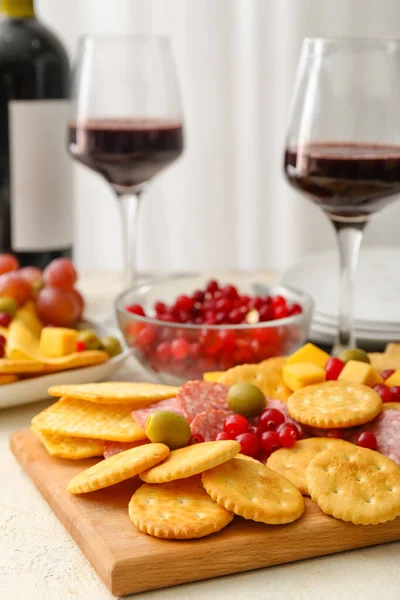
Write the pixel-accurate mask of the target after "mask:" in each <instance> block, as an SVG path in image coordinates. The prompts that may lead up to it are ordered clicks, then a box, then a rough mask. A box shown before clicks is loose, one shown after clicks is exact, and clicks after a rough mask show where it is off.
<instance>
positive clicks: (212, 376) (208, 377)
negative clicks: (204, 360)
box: [203, 371, 225, 382]
mask: <svg viewBox="0 0 400 600" xmlns="http://www.w3.org/2000/svg"><path fill="white" fill-rule="evenodd" d="M224 372H225V371H208V373H203V379H204V381H211V382H217V381H219V379H220V377H222V375H223V374H224Z"/></svg>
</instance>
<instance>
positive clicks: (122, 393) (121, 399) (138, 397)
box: [48, 381, 179, 410]
mask: <svg viewBox="0 0 400 600" xmlns="http://www.w3.org/2000/svg"><path fill="white" fill-rule="evenodd" d="M178 389H179V388H177V387H172V386H169V385H156V384H153V383H133V382H129V381H106V382H103V383H84V384H82V385H54V386H53V387H51V388H50V389H49V391H48V393H49V394H50V396H57V397H58V396H66V397H69V398H75V399H78V400H86V401H88V402H96V403H99V404H103V403H104V404H131V405H135V406H134V408H135V407H136V405H139V406H146V405H147V404H151V403H152V402H159V401H160V400H165V399H167V398H173V397H174V396H176V393H177V391H178ZM134 408H133V409H132V410H134Z"/></svg>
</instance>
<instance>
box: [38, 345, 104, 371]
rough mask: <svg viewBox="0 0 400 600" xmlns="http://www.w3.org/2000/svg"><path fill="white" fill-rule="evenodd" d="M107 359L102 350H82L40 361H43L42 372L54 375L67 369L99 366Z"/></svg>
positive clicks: (43, 358)
mask: <svg viewBox="0 0 400 600" xmlns="http://www.w3.org/2000/svg"><path fill="white" fill-rule="evenodd" d="M109 358H110V357H109V355H108V354H107V352H103V350H83V352H73V353H72V354H67V355H66V356H59V357H57V358H49V357H48V356H46V357H41V360H42V361H43V372H44V373H54V372H56V371H66V370H67V369H78V368H80V367H90V366H91V365H99V364H101V363H103V362H106V361H107V360H108V359H109Z"/></svg>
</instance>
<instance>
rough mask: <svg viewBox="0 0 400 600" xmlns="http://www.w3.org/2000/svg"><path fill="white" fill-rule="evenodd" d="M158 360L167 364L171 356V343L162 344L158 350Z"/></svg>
mask: <svg viewBox="0 0 400 600" xmlns="http://www.w3.org/2000/svg"><path fill="white" fill-rule="evenodd" d="M156 356H157V358H158V360H161V361H162V362H166V361H167V360H168V359H169V358H170V356H171V344H170V343H169V342H160V343H159V344H158V346H157V348H156Z"/></svg>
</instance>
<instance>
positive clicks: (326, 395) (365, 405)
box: [288, 381, 382, 429]
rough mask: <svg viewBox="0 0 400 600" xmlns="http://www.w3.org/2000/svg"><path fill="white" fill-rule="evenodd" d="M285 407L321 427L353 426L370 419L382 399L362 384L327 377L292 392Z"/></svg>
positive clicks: (297, 418)
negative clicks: (326, 379) (324, 381)
mask: <svg viewBox="0 0 400 600" xmlns="http://www.w3.org/2000/svg"><path fill="white" fill-rule="evenodd" d="M288 410H289V414H290V416H291V417H293V419H296V421H299V422H300V423H303V424H304V425H311V426H312V427H320V428H322V429H327V428H328V429H329V428H331V427H354V426H355V425H363V424H364V423H367V422H368V421H372V419H374V418H375V417H376V416H377V415H378V414H379V413H380V412H381V410H382V400H381V397H380V396H379V394H377V393H376V392H375V390H373V389H372V388H369V387H367V386H366V385H361V384H359V383H345V382H344V381H327V382H326V383H319V384H316V385H309V386H307V387H304V388H301V389H300V390H297V392H294V394H292V395H291V397H290V398H289V402H288Z"/></svg>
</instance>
